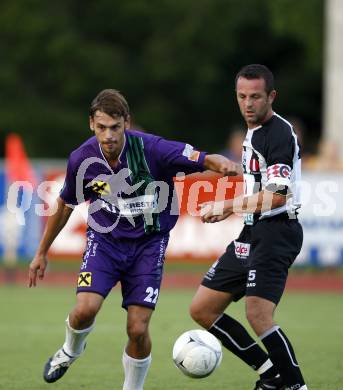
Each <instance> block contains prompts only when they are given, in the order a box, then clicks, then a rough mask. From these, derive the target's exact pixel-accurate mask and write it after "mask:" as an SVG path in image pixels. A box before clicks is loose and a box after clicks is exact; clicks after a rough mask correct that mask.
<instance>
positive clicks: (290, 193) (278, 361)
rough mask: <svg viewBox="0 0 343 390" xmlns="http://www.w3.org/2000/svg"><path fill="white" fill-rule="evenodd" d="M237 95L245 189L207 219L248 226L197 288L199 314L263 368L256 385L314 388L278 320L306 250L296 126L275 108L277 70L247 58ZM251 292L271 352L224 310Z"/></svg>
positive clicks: (250, 312)
mask: <svg viewBox="0 0 343 390" xmlns="http://www.w3.org/2000/svg"><path fill="white" fill-rule="evenodd" d="M236 97H237V101H238V105H239V108H240V111H241V114H242V116H243V118H244V120H245V122H246V125H247V128H248V129H247V134H246V137H245V140H244V141H243V153H242V165H243V170H244V187H245V193H244V195H242V196H237V197H235V198H234V199H233V200H228V201H225V202H224V204H223V205H219V204H214V203H207V204H204V205H203V216H202V219H203V222H207V223H214V222H219V221H222V220H223V219H225V218H227V217H229V216H230V215H231V214H232V213H234V212H237V213H241V214H243V215H244V222H245V225H244V228H243V230H242V232H241V234H240V235H239V237H238V238H237V239H236V240H234V241H233V242H231V243H230V245H229V246H228V247H227V249H226V252H225V253H224V254H223V255H222V256H221V257H220V258H219V259H218V260H217V261H216V262H215V263H214V264H213V265H212V267H211V268H210V269H209V271H208V272H207V274H206V275H205V276H204V279H203V281H202V284H201V286H200V287H199V289H198V291H197V292H196V294H195V296H194V298H193V301H192V304H191V308H190V312H191V316H192V317H193V319H194V320H195V321H196V322H198V323H199V324H200V325H202V326H203V327H204V328H206V329H208V331H209V332H211V333H212V334H214V335H215V336H216V337H218V338H219V339H220V340H221V341H222V343H223V345H224V346H225V347H226V348H227V349H229V350H230V351H231V352H233V353H234V354H235V355H237V356H238V357H239V358H240V359H242V360H243V361H244V362H245V363H247V364H248V365H249V366H250V367H252V368H253V369H254V370H256V371H257V373H258V374H259V375H260V379H259V380H258V381H257V382H256V385H255V388H254V389H255V390H281V389H282V390H284V389H287V390H307V386H306V384H305V381H304V379H303V376H302V373H301V371H300V368H299V364H298V362H297V359H296V357H295V354H294V350H293V347H292V345H291V342H290V341H289V339H288V338H287V336H286V335H285V333H284V332H283V331H282V330H281V328H280V326H278V325H277V324H276V323H275V322H274V319H273V315H274V311H275V309H276V307H277V304H278V303H279V301H280V299H281V296H282V294H283V291H284V288H285V284H286V280H287V275H288V269H289V267H290V266H291V265H292V264H293V262H294V260H295V258H296V256H297V255H298V253H299V252H300V249H301V246H302V241H303V232H302V227H301V225H300V223H299V221H298V219H297V210H298V209H299V207H300V198H299V188H298V183H299V180H300V165H301V160H300V150H299V145H298V142H297V137H296V135H295V134H294V131H293V129H292V126H291V124H290V123H288V122H287V121H286V120H284V119H283V118H282V117H281V116H280V115H278V114H277V113H275V112H274V111H273V109H272V104H273V102H274V99H275V97H276V91H275V89H274V77H273V74H272V73H271V71H270V70H269V69H268V68H267V67H265V66H263V65H259V64H252V65H247V66H245V67H244V68H242V69H241V70H240V72H239V73H238V74H237V76H236ZM221 206H222V207H221ZM243 296H246V298H245V299H246V316H247V319H248V321H249V323H250V325H251V327H252V328H253V330H254V332H255V333H256V335H257V336H258V337H259V338H260V340H261V341H262V342H263V344H264V346H265V348H266V350H267V353H266V352H265V351H264V350H263V349H262V348H261V347H260V346H259V345H258V344H257V343H256V342H255V340H254V339H253V338H252V337H251V336H250V335H249V333H248V332H247V331H246V329H245V328H244V327H243V326H242V325H241V324H240V323H239V322H238V321H236V320H235V319H234V318H232V317H230V316H229V315H228V314H226V313H224V311H225V309H226V308H227V307H228V306H229V305H230V304H231V302H233V301H237V300H239V299H240V298H242V297H243Z"/></svg>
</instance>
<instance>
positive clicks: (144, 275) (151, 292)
mask: <svg viewBox="0 0 343 390" xmlns="http://www.w3.org/2000/svg"><path fill="white" fill-rule="evenodd" d="M168 240H169V234H157V235H153V236H145V237H142V238H138V239H132V238H131V239H118V240H114V239H111V240H109V239H107V238H105V237H103V236H101V235H100V234H98V233H96V232H94V231H93V230H91V229H88V231H87V246H86V250H85V253H84V255H83V261H82V264H81V268H80V273H79V278H78V283H77V292H78V293H79V292H95V293H98V294H100V295H102V296H103V297H104V298H106V296H107V295H108V293H109V292H110V291H111V289H112V288H113V287H114V286H115V285H116V284H117V283H118V282H119V281H120V283H121V291H122V296H123V302H122V307H123V308H125V309H127V307H128V306H129V305H140V306H147V307H150V308H152V309H154V308H155V305H156V302H157V299H158V295H159V291H160V286H161V281H162V274H163V264H164V257H165V251H166V248H167V244H168Z"/></svg>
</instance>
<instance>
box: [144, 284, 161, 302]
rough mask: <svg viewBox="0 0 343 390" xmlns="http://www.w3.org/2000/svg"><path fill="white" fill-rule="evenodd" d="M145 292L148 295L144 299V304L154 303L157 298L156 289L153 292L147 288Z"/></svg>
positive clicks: (150, 288)
mask: <svg viewBox="0 0 343 390" xmlns="http://www.w3.org/2000/svg"><path fill="white" fill-rule="evenodd" d="M145 292H146V293H147V294H148V295H147V296H146V297H145V298H144V301H145V302H149V303H156V302H157V298H158V288H156V289H155V290H154V289H153V288H152V287H147V289H146V290H145Z"/></svg>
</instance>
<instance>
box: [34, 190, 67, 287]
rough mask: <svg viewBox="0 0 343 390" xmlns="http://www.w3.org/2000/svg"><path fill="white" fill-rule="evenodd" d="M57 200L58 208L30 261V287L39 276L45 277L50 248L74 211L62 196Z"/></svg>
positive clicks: (48, 222) (47, 224)
mask: <svg viewBox="0 0 343 390" xmlns="http://www.w3.org/2000/svg"><path fill="white" fill-rule="evenodd" d="M56 202H57V210H56V212H55V213H54V214H53V215H51V216H50V217H49V218H48V220H47V223H46V225H45V229H44V233H43V236H42V238H41V241H40V243H39V246H38V249H37V252H36V254H35V256H34V258H33V260H32V261H31V263H30V267H29V287H35V286H36V284H37V277H38V278H39V279H43V278H44V273H45V269H46V266H47V264H48V258H47V253H48V250H49V248H50V246H51V244H52V243H53V241H54V240H55V238H56V237H57V235H58V233H59V232H60V231H61V230H62V228H63V226H64V225H65V224H66V223H67V221H68V219H69V217H70V215H71V213H72V212H73V209H72V208H71V207H69V206H67V205H66V204H65V202H64V200H63V199H61V198H60V197H58V198H57V200H56Z"/></svg>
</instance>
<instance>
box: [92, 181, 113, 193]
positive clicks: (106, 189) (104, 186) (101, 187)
mask: <svg viewBox="0 0 343 390" xmlns="http://www.w3.org/2000/svg"><path fill="white" fill-rule="evenodd" d="M91 188H92V190H93V191H94V192H96V193H97V194H99V195H109V194H110V193H111V188H110V185H109V184H108V183H106V182H105V181H93V182H92V183H91Z"/></svg>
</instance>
